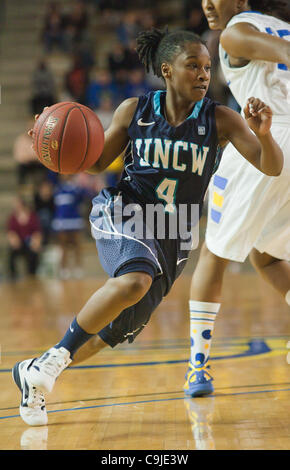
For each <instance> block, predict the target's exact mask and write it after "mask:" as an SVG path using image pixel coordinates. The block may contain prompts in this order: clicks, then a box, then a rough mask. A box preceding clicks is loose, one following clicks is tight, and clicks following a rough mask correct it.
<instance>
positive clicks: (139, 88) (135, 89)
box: [126, 69, 151, 98]
mask: <svg viewBox="0 0 290 470" xmlns="http://www.w3.org/2000/svg"><path fill="white" fill-rule="evenodd" d="M149 91H151V88H150V86H149V84H148V82H147V81H146V79H145V72H144V69H135V70H132V71H130V72H129V75H128V84H127V87H126V97H127V98H132V96H141V95H145V94H146V93H149Z"/></svg>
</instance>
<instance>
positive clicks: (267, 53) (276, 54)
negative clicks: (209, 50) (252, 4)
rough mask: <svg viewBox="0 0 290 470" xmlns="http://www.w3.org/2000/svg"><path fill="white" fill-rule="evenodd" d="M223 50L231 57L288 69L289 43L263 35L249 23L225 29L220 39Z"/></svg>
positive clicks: (275, 37)
mask: <svg viewBox="0 0 290 470" xmlns="http://www.w3.org/2000/svg"><path fill="white" fill-rule="evenodd" d="M220 43H221V45H222V47H223V49H224V50H225V51H226V52H227V53H228V54H229V55H230V56H232V57H235V58H237V59H246V60H249V61H250V60H265V61H267V62H275V63H282V64H286V65H287V66H288V67H290V41H286V40H285V39H282V38H279V37H277V36H273V35H271V34H267V33H263V32H261V31H259V30H258V29H256V28H255V27H254V26H253V25H251V24H249V23H237V24H234V25H233V26H230V27H229V28H226V29H225V30H224V31H223V32H222V34H221V37H220Z"/></svg>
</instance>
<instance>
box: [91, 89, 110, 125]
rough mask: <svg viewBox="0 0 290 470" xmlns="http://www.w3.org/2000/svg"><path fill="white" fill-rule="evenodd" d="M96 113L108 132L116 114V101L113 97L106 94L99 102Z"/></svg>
mask: <svg viewBox="0 0 290 470" xmlns="http://www.w3.org/2000/svg"><path fill="white" fill-rule="evenodd" d="M95 113H96V114H97V116H98V118H99V119H100V121H101V123H102V126H103V128H104V130H107V129H108V127H109V125H110V124H111V122H112V119H113V114H114V101H113V99H112V95H110V94H104V95H103V96H102V97H101V99H100V102H99V106H98V107H97V108H95Z"/></svg>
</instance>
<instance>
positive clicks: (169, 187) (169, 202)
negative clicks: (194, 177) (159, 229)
mask: <svg viewBox="0 0 290 470" xmlns="http://www.w3.org/2000/svg"><path fill="white" fill-rule="evenodd" d="M177 185H178V180H176V179H172V178H164V179H163V180H162V181H161V183H159V185H158V186H157V188H156V189H155V191H156V194H157V196H158V199H160V200H161V201H164V202H166V205H165V212H170V213H171V214H172V213H174V212H175V210H176V206H175V200H176V190H177Z"/></svg>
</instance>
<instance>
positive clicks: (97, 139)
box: [32, 102, 104, 174]
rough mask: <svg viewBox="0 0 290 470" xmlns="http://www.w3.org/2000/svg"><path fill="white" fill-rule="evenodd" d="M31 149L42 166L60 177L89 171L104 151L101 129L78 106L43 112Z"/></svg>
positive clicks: (96, 120)
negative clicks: (60, 175) (60, 174)
mask: <svg viewBox="0 0 290 470" xmlns="http://www.w3.org/2000/svg"><path fill="white" fill-rule="evenodd" d="M32 137H33V148H34V150H35V152H36V154H37V156H38V158H39V160H40V161H41V163H42V164H43V165H45V166H46V167H47V168H49V169H50V170H53V171H56V172H57V173H62V174H74V173H80V172H82V171H85V170H87V169H88V168H90V167H91V166H92V165H93V164H94V163H95V162H96V161H97V160H98V158H99V157H100V155H101V153H102V151H103V148H104V129H103V127H102V124H101V122H100V120H99V118H98V117H97V116H96V114H95V113H94V112H93V111H92V110H91V109H89V108H87V107H86V106H84V105H82V104H79V103H73V102H72V103H71V102H63V103H57V104H54V105H53V106H50V107H49V108H47V109H45V110H44V111H43V113H42V114H41V115H40V116H39V118H38V119H37V121H36V122H35V125H34V128H33V134H32Z"/></svg>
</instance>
